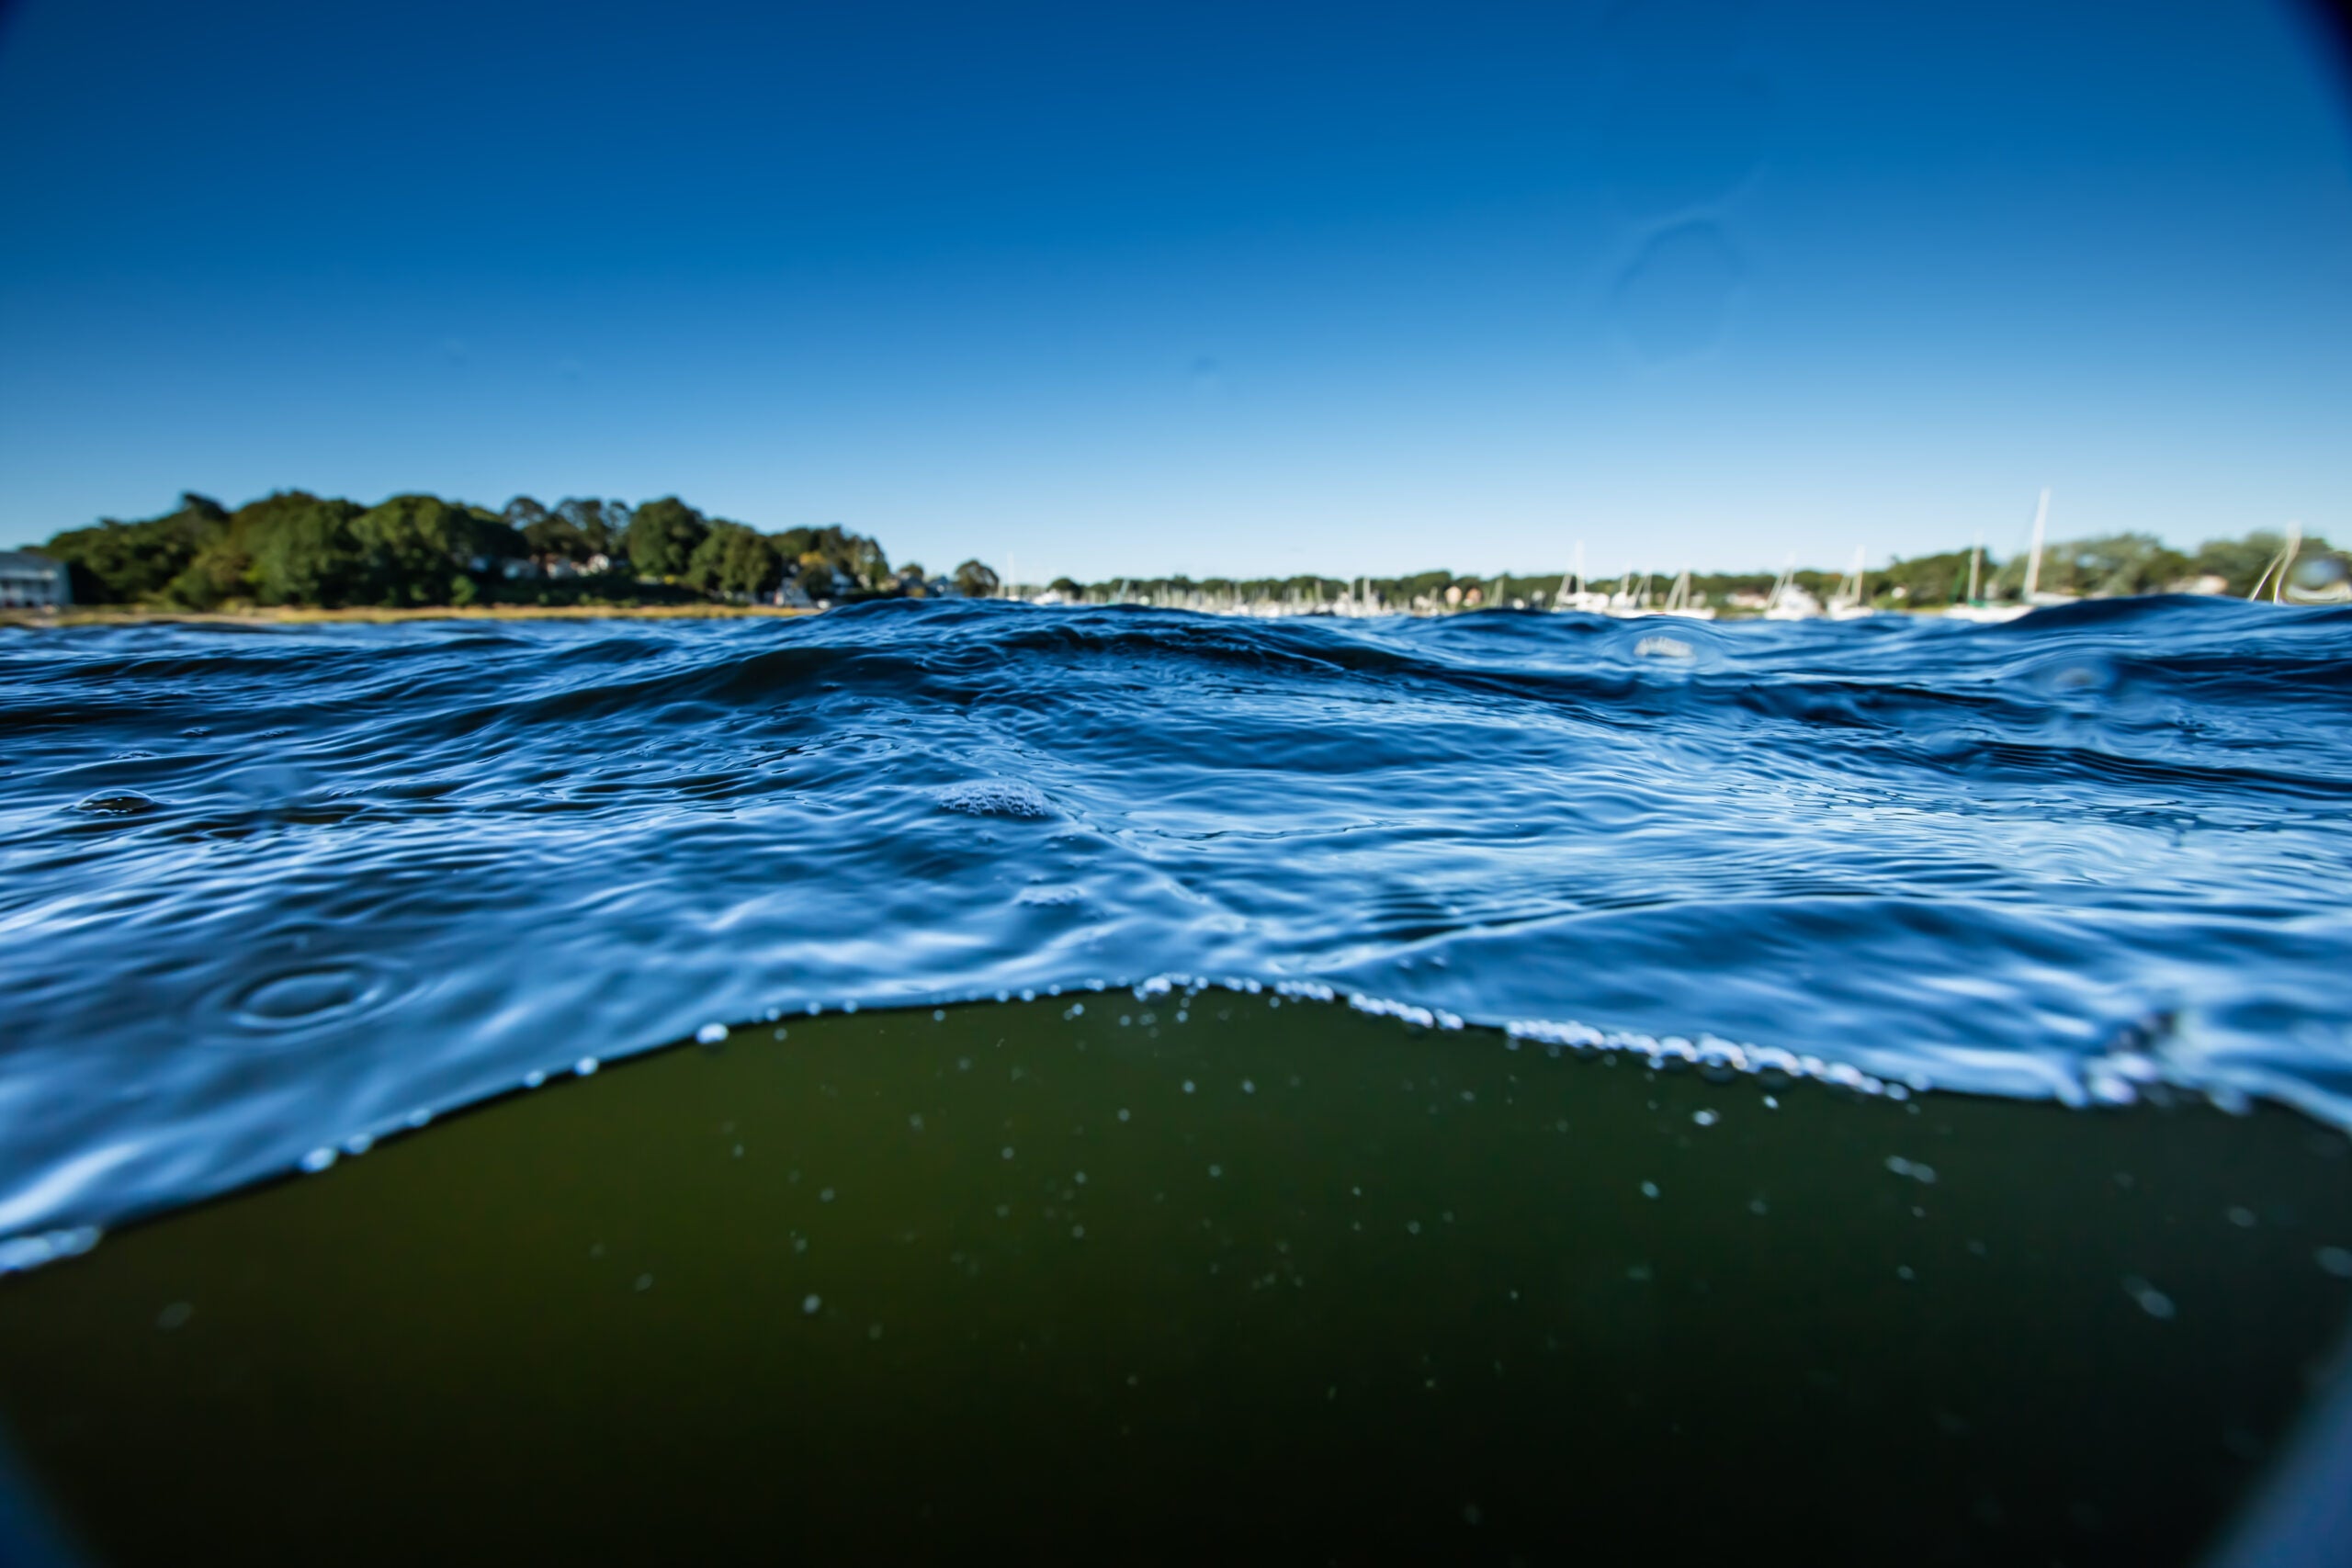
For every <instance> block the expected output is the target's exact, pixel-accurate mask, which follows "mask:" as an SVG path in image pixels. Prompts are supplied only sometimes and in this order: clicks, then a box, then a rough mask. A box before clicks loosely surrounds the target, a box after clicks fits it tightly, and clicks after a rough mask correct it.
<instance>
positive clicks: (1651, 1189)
mask: <svg viewBox="0 0 2352 1568" xmlns="http://www.w3.org/2000/svg"><path fill="white" fill-rule="evenodd" d="M1642 1196H1643V1197H1645V1198H1655V1197H1657V1182H1655V1181H1645V1182H1643V1183H1642Z"/></svg>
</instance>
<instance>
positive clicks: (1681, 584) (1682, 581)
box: [1656, 567, 1715, 621]
mask: <svg viewBox="0 0 2352 1568" xmlns="http://www.w3.org/2000/svg"><path fill="white" fill-rule="evenodd" d="M1656 613H1657V614H1658V615H1683V616H1687V617H1688V618H1690V619H1691V620H1694V621H1712V620H1713V619H1714V618H1715V607H1714V606H1713V604H1692V603H1691V572H1690V569H1689V568H1687V567H1686V568H1684V569H1683V572H1682V575H1681V576H1679V577H1678V578H1676V579H1675V580H1674V586H1673V587H1671V588H1669V589H1668V590H1667V592H1666V603H1665V604H1663V605H1661V606H1660V607H1659V608H1658V610H1657V612H1656Z"/></svg>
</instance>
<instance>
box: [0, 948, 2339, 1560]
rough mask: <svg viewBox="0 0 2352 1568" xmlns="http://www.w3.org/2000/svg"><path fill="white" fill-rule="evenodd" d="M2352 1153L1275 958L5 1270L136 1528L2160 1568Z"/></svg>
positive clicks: (277, 1547) (260, 1200)
mask: <svg viewBox="0 0 2352 1568" xmlns="http://www.w3.org/2000/svg"><path fill="white" fill-rule="evenodd" d="M714 1033H715V1032H714ZM541 1047H542V1050H543V1053H544V1054H545V1055H548V1056H576V1055H578V1054H579V1052H580V1050H581V1044H580V1043H579V1042H577V1041H562V1040H547V1041H543V1042H542V1043H541ZM2347 1156H2352V1146H2348V1145H2346V1140H2345V1139H2344V1138H2343V1137H2342V1136H2341V1135H2340V1134H2335V1133H2333V1132H2328V1131H2324V1130H2322V1129H2320V1128H2317V1127H2315V1126H2314V1125H2313V1124H2312V1123H2311V1122H2307V1121H2305V1120H2303V1119H2301V1118H2300V1117H2298V1116H2295V1115H2293V1114H2291V1113H2289V1112H2285V1111H2275V1110H2261V1111H2256V1112H2254V1113H2253V1114H2250V1115H2245V1116H2229V1115H2225V1114H2222V1113H2221V1112H2218V1111H2213V1110H2211V1108H2209V1107H2207V1106H2205V1105H2203V1104H2201V1103H2195V1102H2190V1103H2180V1104H2176V1105H2174V1106H2172V1107H2171V1108H2170V1109H2162V1108H2158V1107H2155V1106H2152V1105H2147V1104H2142V1105H2138V1106H2135V1107H2133V1108H2131V1109H2129V1110H2119V1111H2109V1112H2106V1113H2102V1114H2097V1115H2085V1114H2078V1113H2074V1112H2069V1111H2063V1110H2060V1109H2057V1108H2054V1107H2052V1106H2047V1105H2033V1104H2020V1103H2016V1102H2009V1101H2001V1100H1972V1099H1967V1098H1963V1097H1958V1096H1945V1095H1939V1096H1930V1097H1927V1098H1925V1099H1918V1098H1914V1099H1910V1100H1900V1101H1898V1100H1894V1099H1892V1098H1890V1097H1887V1096H1884V1095H1881V1096H1875V1097H1873V1096H1869V1095H1851V1094H1841V1093H1839V1092H1838V1091H1837V1090H1834V1089H1829V1088H1826V1087H1824V1086H1822V1085H1818V1084H1814V1083H1808V1082H1790V1081H1788V1080H1787V1079H1786V1078H1785V1077H1781V1076H1779V1075H1774V1074H1769V1073H1768V1074H1765V1075H1761V1076H1736V1075H1724V1074H1722V1073H1714V1074H1710V1073H1708V1072H1706V1071H1702V1070H1697V1069H1693V1070H1687V1071H1680V1072H1676V1071H1672V1070H1666V1069H1657V1070H1653V1069H1652V1068H1651V1067H1649V1066H1647V1065H1646V1064H1645V1062H1644V1061H1643V1060H1642V1059H1641V1058H1640V1057H1639V1056H1638V1055H1624V1054H1622V1053H1620V1054H1605V1055H1604V1054H1597V1053H1596V1054H1582V1055H1580V1054H1578V1053H1576V1052H1573V1051H1567V1050H1559V1051H1554V1050H1547V1049H1546V1048H1545V1047H1544V1045H1542V1044H1541V1043H1537V1042H1533V1041H1519V1042H1513V1041H1511V1040H1510V1039H1509V1038H1508V1037H1506V1036H1504V1035H1502V1034H1500V1033H1498V1032H1493V1031H1485V1030H1477V1029H1469V1030H1463V1031H1444V1030H1439V1031H1426V1030H1419V1029H1416V1028H1414V1027H1412V1026H1409V1025H1408V1024H1405V1023H1402V1022H1400V1021H1397V1020H1395V1019H1386V1018H1374V1017H1370V1016H1367V1015H1365V1014H1363V1013H1360V1012H1357V1011H1354V1010H1350V1009H1348V1008H1346V1007H1344V1006H1336V1005H1328V1004H1317V1003H1310V1002H1301V1001H1299V1000H1297V999H1295V998H1279V997H1273V996H1271V995H1266V994H1260V995H1255V996H1250V995H1234V994H1232V993H1227V992H1223V991H1218V990H1204V991H1199V992H1191V991H1188V990H1187V989H1184V988H1172V989H1170V991H1169V992H1167V993H1165V994H1163V995H1160V996H1156V997H1153V998H1148V999H1140V1000H1139V999H1138V998H1135V997H1134V996H1132V995H1129V994H1125V993H1118V992H1113V993H1106V994H1103V995H1101V996H1089V997H1087V998H1082V999H1069V998H1055V999H1051V1000H1047V999H1040V1000H1038V1001H1036V1002H1035V1003H1031V1004H1026V1005H1024V1004H1019V1003H1015V1004H1012V1005H1011V1006H1002V1007H1000V1006H996V1005H993V1004H985V1005H978V1006H973V1007H967V1008H959V1009H952V1010H943V1011H939V1012H936V1013H935V1012H933V1010H899V1011H888V1012H861V1013H859V1014H858V1015H856V1016H855V1017H846V1016H840V1015H830V1016H827V1017H824V1018H821V1019H818V1020H814V1021H811V1020H808V1019H806V1018H802V1019H797V1020H792V1021H786V1022H784V1023H781V1024H777V1025H764V1024H763V1025H756V1026H749V1027H745V1026H738V1027H736V1028H734V1029H733V1030H731V1031H730V1032H729V1033H728V1035H727V1037H726V1038H725V1039H724V1040H723V1041H714V1043H712V1044H711V1045H709V1046H707V1047H700V1048H698V1047H695V1046H687V1047H684V1048H682V1049H680V1050H677V1051H673V1052H670V1053H667V1054H664V1055H656V1056H652V1057H649V1058H647V1059H645V1060H643V1061H640V1062H638V1063H634V1064H631V1065H629V1066H627V1067H625V1068H624V1069H622V1070H618V1071H606V1072H602V1073H599V1074H597V1075H596V1076H595V1077H594V1078H593V1079H590V1080H586V1081H579V1080H572V1081H567V1082H564V1083H561V1084H551V1085H549V1086H548V1087H547V1088H544V1089H539V1090H537V1091H536V1092H526V1093H522V1094H519V1095H517V1096H515V1098H512V1099H510V1100H505V1101H503V1102H502V1103H500V1104H498V1105H495V1106H492V1107H490V1108H488V1109H486V1110H484V1111H481V1113H479V1114H476V1115H470V1116H465V1117H460V1118H457V1119H455V1120H453V1121H450V1122H447V1123H445V1124H442V1125H439V1126H436V1127H435V1128H434V1129H433V1130H432V1131H431V1132H430V1133H429V1134H424V1135H422V1136H416V1137H407V1138H401V1139H399V1140H397V1141H395V1142H392V1143H390V1144H388V1145H384V1146H382V1147H379V1148H376V1149H373V1150H371V1151H369V1152H368V1153H367V1154H366V1155H365V1156H364V1157H361V1158H352V1157H348V1156H346V1157H345V1158H343V1159H341V1160H340V1161H338V1162H337V1163H336V1164H335V1165H334V1168H332V1169H331V1170H328V1171H326V1172H324V1173H323V1174H320V1175H316V1176H309V1177H300V1178H297V1179H292V1180H290V1181H287V1182H283V1183H280V1184H277V1185H275V1186H270V1187H266V1188H264V1189H261V1190H257V1191H254V1192H251V1193H247V1194H244V1195H241V1196H238V1197H235V1198H232V1199H229V1200H226V1201H220V1202H218V1203H215V1204H211V1205H208V1206H204V1207H200V1208H198V1209H195V1210H192V1211H189V1212H187V1213H181V1214H177V1215H174V1216H171V1217H168V1218H165V1219H164V1220H162V1221H160V1222H158V1223H156V1224H152V1225H147V1226H141V1227H138V1228H134V1229H132V1230H130V1231H127V1232H124V1233H122V1234H120V1235H116V1236H115V1237H113V1238H111V1239H110V1240H109V1241H108V1242H107V1245H106V1246H104V1247H99V1248H98V1249H97V1250H96V1252H95V1253H93V1254H92V1255H90V1256H89V1257H87V1258H81V1259H77V1260H75V1261H74V1262H72V1263H70V1264H64V1265H61V1266H59V1267H56V1268H52V1269H44V1270H42V1271H40V1272H39V1273H36V1274H33V1275H30V1276H28V1277H26V1278H23V1279H19V1280H13V1281H10V1282H9V1285H8V1287H7V1288H6V1290H0V1416H5V1418H6V1421H7V1423H8V1424H9V1425H10V1427H12V1428H13V1430H14V1434H15V1437H16V1438H17V1444H18V1447H19V1448H20V1450H22V1452H23V1454H24V1455H25V1457H26V1459H27V1461H28V1463H29V1464H30V1465H31V1467H32V1468H33V1470H34V1471H35V1472H36V1473H37V1475H38V1476H39V1477H40V1479H41V1480H42V1481H43V1482H44V1483H46V1484H47V1485H48V1486H49V1487H50V1488H51V1491H52V1493H53V1495H55V1497H56V1498H57V1499H58V1501H59V1504H60V1506H61V1509H62V1512H63V1513H64V1514H65V1516H66V1517H67V1521H68V1523H69V1524H70V1525H71V1526H72V1527H73V1528H74V1529H77V1530H79V1531H80V1532H81V1533H82V1534H83V1535H84V1537H85V1539H86V1540H88V1541H89V1542H90V1543H91V1544H92V1545H93V1546H94V1547H96V1548H97V1549H99V1550H100V1551H102V1552H103V1554H104V1556H105V1557H106V1559H107V1560H108V1561H113V1562H124V1563H139V1562H181V1561H185V1560H186V1558H187V1552H188V1550H189V1545H190V1543H191V1542H207V1543H210V1542H220V1543H227V1542H232V1541H233V1542H235V1543H237V1547H236V1555H237V1556H238V1557H239V1559H240V1560H241V1561H248V1562H288V1561H295V1560H300V1561H304V1562H317V1561H321V1560H322V1559H323V1560H328V1561H334V1562H394V1561H397V1562H421V1561H424V1562H431V1561H451V1560H460V1559H462V1560H469V1561H470V1560H487V1559H499V1560H507V1561H513V1560H535V1561H568V1560H579V1559H586V1560H594V1561H639V1562H652V1561H665V1562H666V1561H695V1562H701V1561H718V1560H750V1561H761V1562H768V1561H776V1560H857V1561H886V1560H897V1559H903V1558H909V1557H914V1558H921V1559H933V1558H938V1557H953V1558H957V1559H983V1558H985V1559H988V1560H991V1561H1004V1560H1007V1559H1008V1558H1010V1557H1012V1556H1013V1555H1015V1554H1018V1555H1023V1556H1031V1557H1043V1558H1050V1559H1053V1560H1081V1559H1082V1560H1088V1561H1128V1560H1136V1559H1143V1560H1154V1561H1195V1562H1197V1561H1204V1560H1211V1559H1213V1558H1214V1559H1222V1558H1229V1557H1232V1556H1236V1555H1240V1556H1246V1557H1250V1558H1253V1559H1276V1560H1282V1561H1302V1562H1304V1561H1313V1562H1320V1561H1327V1560H1338V1561H1342V1562H1346V1561H1359V1560H1363V1559H1365V1558H1379V1559H1384V1560H1386V1559H1411V1560H1422V1559H1430V1558H1435V1559H1439V1560H1446V1561H1451V1560H1457V1559H1461V1560H1475V1561H1480V1562H1508V1561H1513V1560H1518V1561H1526V1562H1572V1561H1600V1562H1625V1561H1651V1560H1655V1561H1667V1562H1700V1561H1722V1562H1819V1563H1825V1564H1829V1563H1857V1564H1860V1563H1869V1564H1877V1563H1885V1562H2037V1563H2038V1562H2068V1563H2073V1564H2078V1565H2088V1564H2098V1563H2117V1564H2131V1565H2132V1568H2147V1565H2150V1564H2161V1563H2174V1562H2187V1561H2190V1560H2192V1558H2193V1557H2194V1555H2195V1554H2196V1553H2197V1551H2199V1548H2200V1545H2201V1543H2202V1542H2203V1541H2204V1540H2206V1539H2207V1538H2208V1537H2209V1536H2210V1535H2211V1533H2212V1532H2213V1531H2214V1530H2215V1529H2217V1528H2219V1527H2220V1526H2221V1525H2222V1522H2223V1520H2224V1519H2225V1517H2226V1516H2227V1515H2228V1513H2229V1511H2230V1510H2231V1508H2232V1507H2233V1505H2234V1504H2235V1503H2236V1502H2237V1500H2238V1499H2239V1498H2240V1496H2241V1495H2243V1493H2244V1492H2245V1488H2246V1486H2247V1484H2248V1483H2249V1481H2250V1480H2251V1479H2252V1478H2253V1477H2254V1476H2256V1475H2257V1474H2258V1473H2259V1472H2260V1471H2261V1468H2262V1467H2263V1465H2264V1464H2265V1463H2266V1461H2268V1460H2269V1459H2270V1458H2271V1457H2272V1456H2273V1455H2274V1454H2275V1453H2276V1451H2277V1450H2278V1444H2279V1443H2280V1441H2281V1438H2282V1437H2283V1435H2284V1434H2285V1432H2286V1430H2287V1427H2288V1424H2289V1421H2290V1416H2291V1415H2292V1413H2293V1412H2294V1410H2295V1408H2296V1406H2297V1404H2298V1403H2299V1402H2300V1400H2301V1398H2302V1394H2303V1390H2304V1388H2305V1383H2306V1378H2307V1376H2308V1375H2309V1373H2310V1371H2312V1369H2313V1368H2314V1367H2316V1366H2317V1365H2318V1364H2319V1363H2320V1361H2321V1359H2323V1358H2324V1355H2325V1354H2326V1352H2327V1349H2328V1348H2329V1345H2330V1343H2331V1341H2332V1339H2333V1337H2334V1336H2335V1332H2336V1330H2337V1328H2338V1326H2339V1325H2340V1324H2341V1322H2342V1320H2343V1316H2344V1314H2345V1312H2346V1307H2347V1306H2352V1279H2347V1278H2346V1275H2352V1254H2347V1253H2346V1250H2345V1249H2346V1247H2348V1246H2352V1157H2347Z"/></svg>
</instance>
